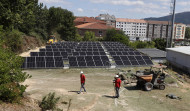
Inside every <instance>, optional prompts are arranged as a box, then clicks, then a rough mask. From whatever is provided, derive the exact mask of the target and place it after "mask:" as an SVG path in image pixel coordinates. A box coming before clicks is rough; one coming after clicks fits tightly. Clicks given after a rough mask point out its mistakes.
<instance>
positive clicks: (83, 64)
mask: <svg viewBox="0 0 190 111" xmlns="http://www.w3.org/2000/svg"><path fill="white" fill-rule="evenodd" d="M78 66H82V67H85V66H86V62H83V61H79V62H78Z"/></svg>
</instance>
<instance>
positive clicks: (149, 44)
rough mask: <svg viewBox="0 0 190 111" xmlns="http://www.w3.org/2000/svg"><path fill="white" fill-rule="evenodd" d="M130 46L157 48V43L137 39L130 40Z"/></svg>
mask: <svg viewBox="0 0 190 111" xmlns="http://www.w3.org/2000/svg"><path fill="white" fill-rule="evenodd" d="M129 46H130V47H133V48H135V49H136V48H137V49H139V48H155V43H154V42H153V41H151V42H143V41H135V42H130V43H129Z"/></svg>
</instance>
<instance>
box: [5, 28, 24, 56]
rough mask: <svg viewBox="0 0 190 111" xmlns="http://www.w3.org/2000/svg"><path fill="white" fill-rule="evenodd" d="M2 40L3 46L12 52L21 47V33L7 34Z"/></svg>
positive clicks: (12, 32)
mask: <svg viewBox="0 0 190 111" xmlns="http://www.w3.org/2000/svg"><path fill="white" fill-rule="evenodd" d="M3 38H4V40H5V45H6V46H7V47H9V48H10V49H11V51H13V52H17V51H18V50H19V49H20V48H21V46H22V43H23V42H22V41H23V39H22V33H21V32H19V31H18V30H13V31H11V32H7V33H6V35H5V36H4V37H3Z"/></svg>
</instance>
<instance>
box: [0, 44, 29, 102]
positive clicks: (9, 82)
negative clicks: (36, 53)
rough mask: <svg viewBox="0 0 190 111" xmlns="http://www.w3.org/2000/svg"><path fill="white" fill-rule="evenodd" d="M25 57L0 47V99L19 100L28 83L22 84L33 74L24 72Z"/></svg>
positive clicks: (7, 100)
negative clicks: (22, 66) (22, 68)
mask: <svg viewBox="0 0 190 111" xmlns="http://www.w3.org/2000/svg"><path fill="white" fill-rule="evenodd" d="M22 63H23V58H22V57H19V56H16V55H15V54H14V53H12V52H10V51H7V50H5V49H3V48H1V47H0V100H1V101H5V102H19V100H20V99H21V97H22V96H23V93H24V92H25V89H26V87H27V86H26V85H21V84H20V83H21V82H24V81H25V80H26V79H27V78H30V77H31V76H30V75H28V74H26V73H25V72H22V70H21V65H22Z"/></svg>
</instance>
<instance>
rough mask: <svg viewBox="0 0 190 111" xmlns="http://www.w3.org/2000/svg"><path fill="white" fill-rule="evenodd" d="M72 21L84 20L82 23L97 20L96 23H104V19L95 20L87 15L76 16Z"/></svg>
mask: <svg viewBox="0 0 190 111" xmlns="http://www.w3.org/2000/svg"><path fill="white" fill-rule="evenodd" d="M74 22H84V23H92V22H98V23H105V24H106V22H104V21H101V20H96V19H95V18H89V17H76V19H75V20H74Z"/></svg>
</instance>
